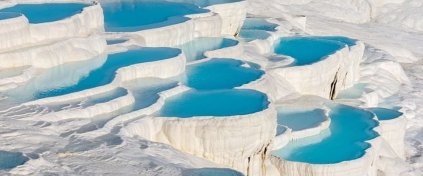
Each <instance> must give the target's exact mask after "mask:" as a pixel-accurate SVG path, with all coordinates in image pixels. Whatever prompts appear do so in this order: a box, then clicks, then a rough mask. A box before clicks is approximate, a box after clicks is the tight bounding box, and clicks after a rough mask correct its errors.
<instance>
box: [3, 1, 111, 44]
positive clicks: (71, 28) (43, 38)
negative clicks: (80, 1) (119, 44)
mask: <svg viewBox="0 0 423 176" xmlns="http://www.w3.org/2000/svg"><path fill="white" fill-rule="evenodd" d="M40 3H45V2H44V1H43V2H41V1H40ZM103 21H104V20H103V11H102V9H101V7H100V5H91V6H87V7H84V8H83V10H82V12H80V13H77V14H75V15H73V16H70V17H68V18H65V19H62V20H58V21H53V22H46V23H39V24H30V23H29V21H28V19H27V18H26V17H25V16H24V15H22V16H20V17H18V18H13V19H12V20H8V23H13V26H12V27H11V25H7V26H6V27H5V28H4V29H2V27H0V29H2V30H3V31H8V32H7V33H5V34H6V35H1V38H2V39H3V40H2V41H0V50H10V49H12V50H13V48H16V47H19V46H22V45H27V46H28V45H34V44H36V43H40V42H44V43H45V42H51V41H57V40H60V39H67V38H71V37H85V36H88V35H91V34H94V33H96V32H102V31H104V23H103ZM0 23H2V20H0ZM2 26H3V25H2ZM3 34H4V33H3Z"/></svg>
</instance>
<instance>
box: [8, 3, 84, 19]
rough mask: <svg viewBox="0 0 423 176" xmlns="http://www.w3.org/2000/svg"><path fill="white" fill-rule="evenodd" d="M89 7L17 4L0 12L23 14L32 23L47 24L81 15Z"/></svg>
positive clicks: (67, 4) (79, 5) (57, 4)
mask: <svg viewBox="0 0 423 176" xmlns="http://www.w3.org/2000/svg"><path fill="white" fill-rule="evenodd" d="M87 6H89V5H88V4H84V3H43V4H17V5H15V6H13V7H8V8H4V9H0V12H15V13H21V14H23V15H25V16H26V18H28V20H29V22H30V23H45V22H52V21H58V20H62V19H65V18H68V17H71V16H73V15H75V14H78V13H80V12H81V11H82V9H83V8H84V7H87ZM0 16H1V15H0Z"/></svg>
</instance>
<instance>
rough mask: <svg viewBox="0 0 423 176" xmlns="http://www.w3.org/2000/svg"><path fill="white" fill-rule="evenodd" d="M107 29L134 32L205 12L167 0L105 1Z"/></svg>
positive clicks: (165, 24)
mask: <svg viewBox="0 0 423 176" xmlns="http://www.w3.org/2000/svg"><path fill="white" fill-rule="evenodd" d="M101 6H102V7H103V11H104V20H105V27H106V31H109V32H132V31H139V30H143V29H151V28H157V27H163V26H167V25H172V24H177V23H181V22H184V21H187V20H188V19H189V18H186V17H183V16H185V15H188V14H196V13H204V12H207V10H205V9H201V8H199V7H198V6H196V5H193V4H188V3H176V2H167V1H154V0H140V1H104V2H101Z"/></svg>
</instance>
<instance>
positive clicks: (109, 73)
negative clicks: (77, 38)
mask: <svg viewBox="0 0 423 176" xmlns="http://www.w3.org/2000/svg"><path fill="white" fill-rule="evenodd" d="M180 53H181V50H179V49H175V48H140V49H133V50H129V51H126V52H121V53H115V54H110V55H108V56H107V59H106V60H105V61H104V60H99V61H98V62H94V61H95V60H92V61H84V62H81V63H71V64H64V65H60V66H57V67H55V68H52V69H49V70H47V71H46V72H45V73H43V74H42V75H40V76H39V77H37V78H36V79H34V80H33V81H31V82H29V83H28V84H26V85H25V86H23V87H21V88H18V89H15V90H13V91H12V92H10V93H8V94H9V95H11V96H12V97H19V96H20V97H22V98H23V97H25V98H26V99H41V98H45V97H53V96H60V95H65V94H69V93H73V92H78V91H82V90H86V89H90V88H94V87H98V86H102V85H106V84H109V83H111V82H112V81H113V79H114V78H115V76H116V71H117V70H118V69H119V68H122V67H126V66H129V65H133V64H137V63H143V62H152V61H157V60H163V59H168V58H172V57H175V56H177V55H179V54H180ZM91 62H93V63H91ZM93 65H94V66H93ZM87 68H88V69H87ZM80 70H82V71H80ZM69 73H73V74H75V75H73V74H71V75H70V74H69ZM65 78H66V79H65ZM62 80H65V81H62Z"/></svg>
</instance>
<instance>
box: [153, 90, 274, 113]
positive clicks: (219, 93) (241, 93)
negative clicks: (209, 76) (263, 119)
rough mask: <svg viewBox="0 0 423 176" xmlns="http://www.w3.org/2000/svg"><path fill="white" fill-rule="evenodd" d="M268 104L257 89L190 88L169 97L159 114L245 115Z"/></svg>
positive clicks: (263, 95)
mask: <svg viewBox="0 0 423 176" xmlns="http://www.w3.org/2000/svg"><path fill="white" fill-rule="evenodd" d="M268 105H269V101H268V100H267V96H266V95H265V94H263V93H261V92H258V91H255V90H248V89H229V90H213V91H196V90H190V91H188V92H184V93H182V94H178V95H175V96H173V97H170V98H168V99H167V100H166V102H165V104H164V106H163V107H162V109H161V111H160V114H159V115H160V116H164V117H181V118H189V117H193V116H232V115H245V114H251V113H254V112H258V111H261V110H264V109H266V108H267V107H268Z"/></svg>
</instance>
